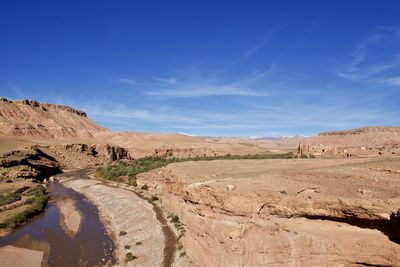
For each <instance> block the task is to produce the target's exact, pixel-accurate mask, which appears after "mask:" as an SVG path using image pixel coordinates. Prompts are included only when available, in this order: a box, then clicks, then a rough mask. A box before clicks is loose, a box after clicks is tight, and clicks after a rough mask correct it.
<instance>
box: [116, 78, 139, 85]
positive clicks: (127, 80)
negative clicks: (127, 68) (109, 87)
mask: <svg viewBox="0 0 400 267" xmlns="http://www.w3.org/2000/svg"><path fill="white" fill-rule="evenodd" d="M116 82H117V83H122V84H130V85H133V84H136V81H135V80H132V79H125V78H123V79H118V80H116Z"/></svg>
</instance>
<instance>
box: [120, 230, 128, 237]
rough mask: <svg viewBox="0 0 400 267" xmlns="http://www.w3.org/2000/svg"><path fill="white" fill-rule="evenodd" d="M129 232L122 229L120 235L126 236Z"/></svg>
mask: <svg viewBox="0 0 400 267" xmlns="http://www.w3.org/2000/svg"><path fill="white" fill-rule="evenodd" d="M127 234H128V233H127V232H125V231H120V232H119V236H125V235H127Z"/></svg>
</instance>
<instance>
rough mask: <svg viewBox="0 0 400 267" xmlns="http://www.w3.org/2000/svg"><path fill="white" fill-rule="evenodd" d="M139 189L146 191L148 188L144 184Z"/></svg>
mask: <svg viewBox="0 0 400 267" xmlns="http://www.w3.org/2000/svg"><path fill="white" fill-rule="evenodd" d="M140 189H142V190H148V189H149V187H148V186H147V184H144V185H143V186H142V187H141V188H140Z"/></svg>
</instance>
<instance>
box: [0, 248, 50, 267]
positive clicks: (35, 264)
mask: <svg viewBox="0 0 400 267" xmlns="http://www.w3.org/2000/svg"><path fill="white" fill-rule="evenodd" d="M0 259H1V266H3V267H15V266H18V267H40V266H41V264H42V259H43V252H42V251H37V250H32V249H26V248H17V247H14V246H5V247H1V248H0Z"/></svg>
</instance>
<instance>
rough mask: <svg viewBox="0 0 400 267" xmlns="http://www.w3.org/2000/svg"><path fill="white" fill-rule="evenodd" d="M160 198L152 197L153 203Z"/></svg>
mask: <svg viewBox="0 0 400 267" xmlns="http://www.w3.org/2000/svg"><path fill="white" fill-rule="evenodd" d="M158 199H159V198H158V197H157V196H152V197H151V201H157V200H158Z"/></svg>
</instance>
